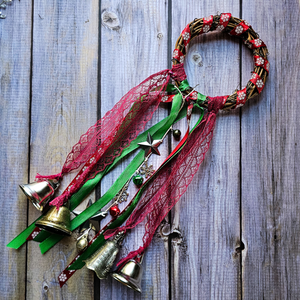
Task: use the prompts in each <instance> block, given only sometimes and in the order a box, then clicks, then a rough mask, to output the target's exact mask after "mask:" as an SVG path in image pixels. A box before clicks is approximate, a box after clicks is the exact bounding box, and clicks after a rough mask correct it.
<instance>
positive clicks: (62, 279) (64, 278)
mask: <svg viewBox="0 0 300 300" xmlns="http://www.w3.org/2000/svg"><path fill="white" fill-rule="evenodd" d="M58 279H59V280H60V281H62V282H65V281H66V280H67V276H66V274H65V273H61V274H60V275H59V276H58Z"/></svg>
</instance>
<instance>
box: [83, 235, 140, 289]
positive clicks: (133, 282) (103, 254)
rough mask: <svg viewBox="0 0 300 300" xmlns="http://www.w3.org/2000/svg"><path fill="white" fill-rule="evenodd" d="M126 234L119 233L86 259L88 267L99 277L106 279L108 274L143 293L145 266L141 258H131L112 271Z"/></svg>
mask: <svg viewBox="0 0 300 300" xmlns="http://www.w3.org/2000/svg"><path fill="white" fill-rule="evenodd" d="M124 237H125V235H124V233H123V232H120V233H118V234H117V235H116V236H115V238H114V239H113V240H111V241H107V242H106V243H105V244H104V245H103V246H102V247H101V248H100V249H99V250H98V251H96V252H95V253H94V254H93V255H91V257H89V258H88V259H87V260H85V263H86V267H87V268H88V269H90V270H93V271H94V272H95V273H96V275H97V277H98V278H99V279H106V278H107V276H108V274H111V276H112V277H113V278H114V279H116V280H117V281H119V282H121V283H122V284H124V285H125V286H127V287H129V288H131V289H133V290H134V291H137V292H140V293H141V280H142V274H143V268H142V265H141V260H140V261H137V260H134V259H130V260H129V261H128V262H126V263H125V264H123V265H121V266H120V267H119V268H118V269H117V270H116V271H114V272H112V273H111V272H110V270H111V268H112V266H113V264H114V262H115V259H116V257H117V254H118V252H119V251H120V244H121V243H122V241H123V239H124Z"/></svg>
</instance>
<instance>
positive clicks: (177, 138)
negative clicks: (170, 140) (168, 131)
mask: <svg viewBox="0 0 300 300" xmlns="http://www.w3.org/2000/svg"><path fill="white" fill-rule="evenodd" d="M180 136H181V131H180V130H179V129H175V130H173V137H174V138H175V140H179V139H180Z"/></svg>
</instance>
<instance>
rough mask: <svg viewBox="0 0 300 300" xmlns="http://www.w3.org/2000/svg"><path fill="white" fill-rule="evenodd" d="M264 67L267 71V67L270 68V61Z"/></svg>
mask: <svg viewBox="0 0 300 300" xmlns="http://www.w3.org/2000/svg"><path fill="white" fill-rule="evenodd" d="M266 69H267V71H269V69H270V63H269V62H268V63H267V64H266Z"/></svg>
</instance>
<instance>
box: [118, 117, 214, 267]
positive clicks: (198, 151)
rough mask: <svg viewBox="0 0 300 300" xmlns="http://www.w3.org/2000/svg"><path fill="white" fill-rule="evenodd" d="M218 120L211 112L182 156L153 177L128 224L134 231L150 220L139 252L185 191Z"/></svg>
mask: <svg viewBox="0 0 300 300" xmlns="http://www.w3.org/2000/svg"><path fill="white" fill-rule="evenodd" d="M215 120H216V114H215V112H209V113H208V114H207V115H206V116H205V118H204V119H203V120H202V122H201V123H200V124H199V125H198V126H197V127H196V128H195V129H194V130H193V132H192V133H191V135H190V136H189V138H188V140H187V142H186V144H185V145H184V147H183V148H182V150H181V151H180V152H179V154H178V155H177V156H176V157H175V158H174V159H173V160H171V161H170V164H167V165H165V167H164V168H163V169H161V170H160V172H159V173H158V175H157V176H156V178H154V180H153V181H152V183H151V184H150V186H149V187H148V189H147V191H146V192H145V194H144V196H143V198H142V199H141V200H140V202H139V203H138V205H137V208H136V210H135V211H134V213H133V214H132V215H131V216H130V218H129V219H128V221H127V222H126V228H127V226H128V225H129V226H130V227H131V228H134V227H135V226H136V225H138V224H139V223H141V222H142V221H143V220H144V219H145V218H146V217H147V221H146V224H145V233H144V237H143V246H142V247H140V249H139V251H142V250H143V251H144V250H145V249H146V248H147V247H148V246H149V245H150V242H151V240H152V238H153V235H154V233H155V230H156V229H157V227H158V226H159V224H160V223H161V221H162V220H163V219H164V218H165V216H166V215H167V213H168V212H169V211H170V210H171V209H172V208H173V206H174V205H175V204H176V203H177V201H178V200H179V199H180V197H181V196H182V195H183V194H184V193H185V192H186V190H187V188H188V186H189V184H190V182H191V181H192V179H193V177H194V175H195V174H196V172H197V170H198V168H199V166H200V164H201V163H202V161H203V159H204V157H205V154H206V152H207V151H208V149H209V145H210V142H211V139H212V136H213V130H214V127H215ZM170 170H171V172H170ZM127 224H128V225H127ZM136 251H138V250H136ZM134 253H135V251H133V252H131V253H129V255H127V256H126V257H125V258H123V259H122V261H121V262H125V261H128V260H129V259H130V258H131V257H132V255H133V254H134ZM121 262H120V263H121Z"/></svg>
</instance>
